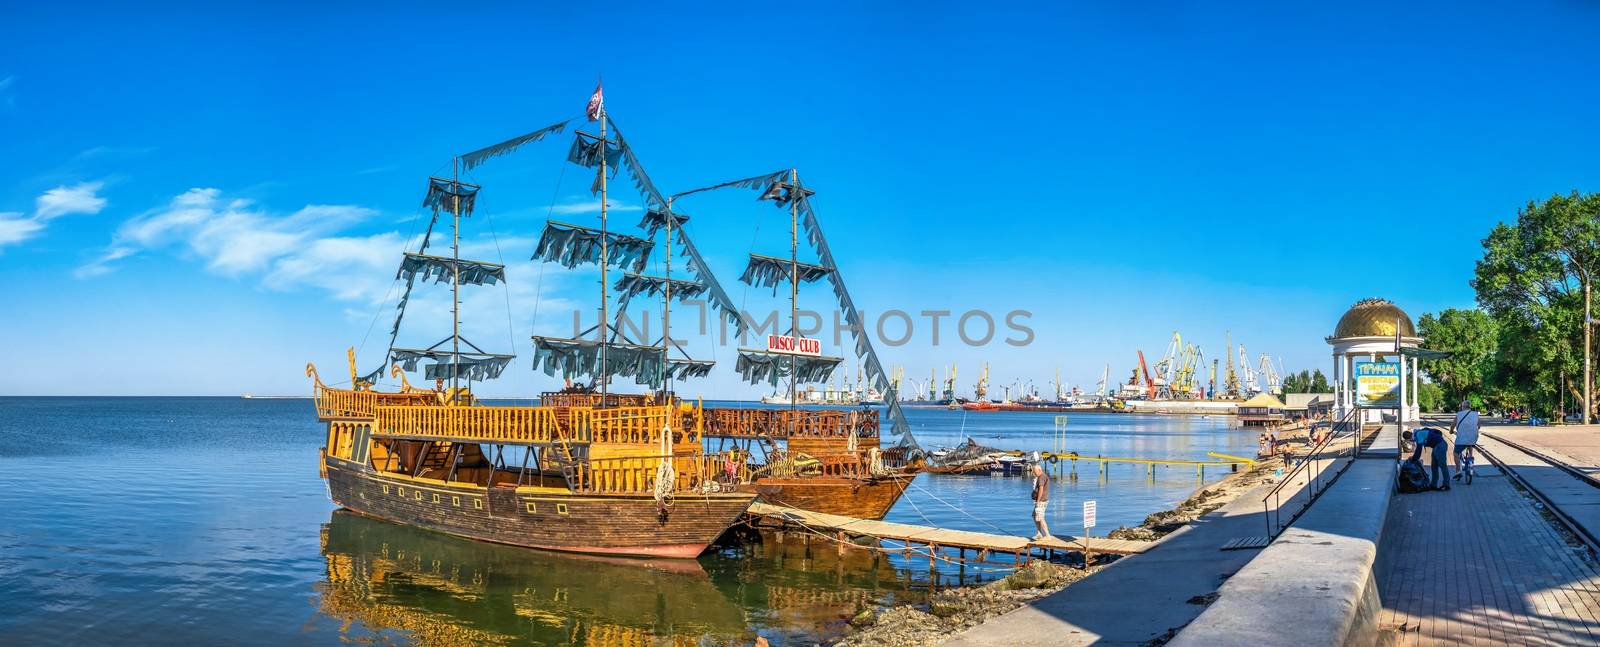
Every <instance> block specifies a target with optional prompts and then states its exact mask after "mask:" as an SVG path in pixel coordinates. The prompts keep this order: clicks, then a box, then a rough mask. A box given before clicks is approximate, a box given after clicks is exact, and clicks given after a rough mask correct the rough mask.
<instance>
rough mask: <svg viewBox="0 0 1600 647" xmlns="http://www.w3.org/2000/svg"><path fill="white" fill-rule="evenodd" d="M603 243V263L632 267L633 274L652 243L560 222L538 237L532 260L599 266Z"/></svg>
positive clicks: (548, 227)
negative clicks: (604, 247)
mask: <svg viewBox="0 0 1600 647" xmlns="http://www.w3.org/2000/svg"><path fill="white" fill-rule="evenodd" d="M602 236H603V237H604V238H605V240H606V264H607V265H610V266H613V267H627V266H629V265H631V266H633V270H634V271H635V272H638V271H642V270H644V266H645V263H646V261H648V260H649V258H650V250H651V249H652V248H653V247H655V243H653V242H650V241H648V240H645V239H643V238H637V237H634V236H627V235H623V234H618V233H612V232H606V233H605V234H603V235H602V234H601V233H600V230H598V229H591V228H589V227H583V226H579V225H569V224H567V223H564V222H555V221H551V222H547V223H545V225H544V232H543V233H542V234H540V236H539V246H538V247H537V248H535V249H534V251H533V260H536V261H544V262H546V263H560V264H562V265H563V266H565V267H567V268H568V269H571V268H574V267H577V266H579V265H582V264H585V263H594V264H597V265H598V264H599V263H600V240H601V238H602Z"/></svg>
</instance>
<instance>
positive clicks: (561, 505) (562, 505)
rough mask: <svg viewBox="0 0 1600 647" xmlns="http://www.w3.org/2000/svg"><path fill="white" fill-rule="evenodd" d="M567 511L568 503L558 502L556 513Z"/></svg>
mask: <svg viewBox="0 0 1600 647" xmlns="http://www.w3.org/2000/svg"><path fill="white" fill-rule="evenodd" d="M566 513H567V504H565V503H557V504H556V514H566Z"/></svg>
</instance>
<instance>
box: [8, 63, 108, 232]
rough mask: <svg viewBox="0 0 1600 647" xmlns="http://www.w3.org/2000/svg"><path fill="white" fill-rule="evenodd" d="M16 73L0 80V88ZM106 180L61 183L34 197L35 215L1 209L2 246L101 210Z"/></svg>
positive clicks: (103, 203) (104, 206)
mask: <svg viewBox="0 0 1600 647" xmlns="http://www.w3.org/2000/svg"><path fill="white" fill-rule="evenodd" d="M11 78H12V77H7V78H6V79H4V80H0V90H4V89H5V84H6V83H8V82H9V81H10V80H11ZM101 186H104V183H103V182H82V183H79V184H78V185H76V186H71V187H69V186H66V185H62V186H58V187H56V188H54V189H50V190H49V191H45V192H44V193H43V194H41V195H40V196H39V197H38V198H35V199H34V204H35V206H34V211H33V215H32V216H28V217H24V216H23V215H22V214H21V213H17V212H4V213H0V248H4V247H5V246H7V245H16V244H18V243H21V242H23V241H26V240H28V239H30V238H33V237H35V236H38V235H39V234H41V233H43V232H44V230H45V227H47V226H48V225H49V224H50V221H51V220H55V219H56V218H59V217H61V216H66V215H71V214H79V213H83V214H90V215H93V214H97V213H100V212H101V211H102V210H104V209H105V208H106V199H105V198H102V197H100V196H99V195H96V193H97V192H98V191H99V190H100V187H101Z"/></svg>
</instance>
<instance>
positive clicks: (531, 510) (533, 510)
mask: <svg viewBox="0 0 1600 647" xmlns="http://www.w3.org/2000/svg"><path fill="white" fill-rule="evenodd" d="M523 507H525V508H527V509H528V514H538V513H539V504H537V503H534V502H532V501H528V502H527V503H526V504H525V505H524V506H523Z"/></svg>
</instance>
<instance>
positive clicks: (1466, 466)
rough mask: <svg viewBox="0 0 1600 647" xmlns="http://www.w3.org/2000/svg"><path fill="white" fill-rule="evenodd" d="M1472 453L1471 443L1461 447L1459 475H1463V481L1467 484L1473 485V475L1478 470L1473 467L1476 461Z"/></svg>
mask: <svg viewBox="0 0 1600 647" xmlns="http://www.w3.org/2000/svg"><path fill="white" fill-rule="evenodd" d="M1472 454H1473V452H1472V446H1471V445H1468V446H1466V447H1463V448H1461V473H1460V474H1459V475H1458V476H1460V477H1461V479H1460V480H1461V482H1462V483H1464V484H1466V485H1472V475H1473V473H1474V472H1476V470H1474V469H1472V465H1473V463H1475V462H1476V461H1474V460H1473V458H1472Z"/></svg>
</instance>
